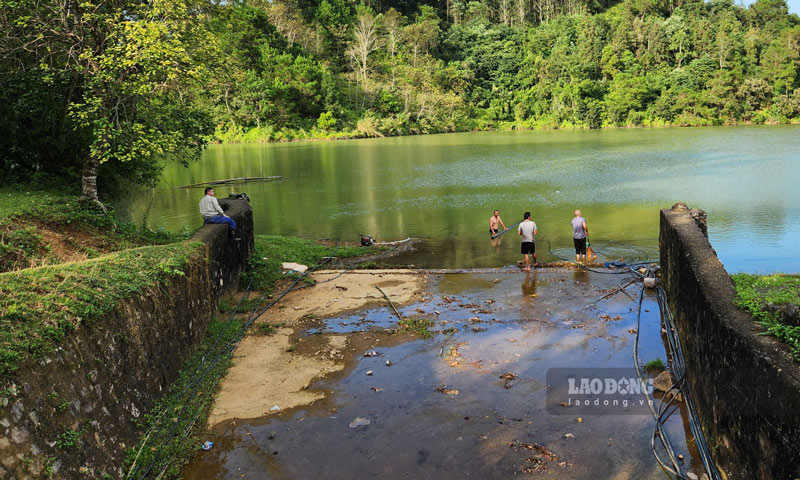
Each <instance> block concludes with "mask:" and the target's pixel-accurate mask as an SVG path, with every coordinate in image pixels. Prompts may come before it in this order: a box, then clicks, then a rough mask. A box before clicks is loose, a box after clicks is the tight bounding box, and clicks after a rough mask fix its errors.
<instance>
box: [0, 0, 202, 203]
mask: <svg viewBox="0 0 800 480" xmlns="http://www.w3.org/2000/svg"><path fill="white" fill-rule="evenodd" d="M199 7H200V5H198V4H194V3H193V2H191V0H158V1H154V2H137V1H132V0H112V1H96V0H85V1H83V2H82V3H81V5H80V8H75V6H74V5H71V4H66V3H63V4H58V3H56V4H43V3H30V2H18V1H15V0H2V1H0V8H2V10H3V12H4V14H3V15H2V16H0V28H2V30H3V32H5V33H6V35H5V36H4V39H5V41H4V42H3V44H2V45H0V57H1V58H2V59H3V60H2V61H0V72H2V73H3V75H2V76H0V78H2V79H3V85H0V86H6V84H7V85H8V86H9V87H10V88H11V91H12V92H13V95H14V96H13V97H11V98H10V100H11V102H10V103H11V105H12V108H11V109H10V111H9V115H8V116H7V117H6V116H5V115H4V117H5V118H2V119H0V125H6V126H7V127H8V128H9V129H11V130H12V131H18V132H21V133H22V135H21V136H20V137H17V138H15V137H11V138H10V139H4V141H3V142H0V147H2V148H3V150H2V151H0V158H3V159H6V158H8V160H5V161H4V164H3V167H4V168H3V172H4V173H5V174H7V175H9V176H11V177H12V178H14V177H17V178H16V179H21V178H20V177H23V176H24V177H23V178H25V177H28V178H29V176H31V175H33V174H34V172H37V171H40V167H44V168H46V170H43V171H46V172H48V173H52V174H57V175H63V174H68V177H71V178H78V177H80V178H82V180H83V182H82V186H83V193H84V194H85V195H87V196H88V197H89V198H93V199H96V196H97V184H96V179H97V175H98V168H99V167H100V166H101V165H102V164H109V165H108V166H109V167H111V168H106V169H101V170H100V174H101V175H103V174H109V173H112V172H116V174H117V175H119V176H122V177H124V179H125V180H126V181H128V182H131V181H134V182H139V183H153V182H154V181H155V180H157V174H158V172H159V170H160V166H159V162H160V161H163V160H169V159H175V160H179V161H184V162H185V161H188V160H190V159H192V158H196V157H197V156H198V155H199V153H200V151H201V149H202V147H203V145H204V144H205V142H206V141H207V135H209V134H210V133H211V131H212V128H211V124H210V121H209V116H208V115H207V114H206V111H205V109H204V108H203V107H202V105H200V104H199V103H197V102H196V101H195V100H196V98H197V96H198V94H199V93H200V92H202V91H203V89H202V85H203V84H204V78H205V75H206V74H207V68H205V64H204V63H203V62H201V61H200V59H205V58H209V57H213V56H214V55H213V52H214V46H215V45H216V42H215V41H214V40H213V38H211V37H210V36H208V35H207V34H206V31H205V28H204V26H203V22H201V21H200V20H201V18H202V17H201V16H198V14H197V13H198V12H197V9H198V8H199ZM64 18H69V19H70V21H68V22H65V21H64ZM4 93H5V92H4ZM4 112H5V110H4ZM32 114H40V115H41V116H40V117H38V118H37V117H32ZM27 122H32V123H34V124H41V126H38V125H37V126H36V127H35V128H34V129H32V133H39V134H44V135H43V136H44V137H45V138H44V141H42V145H43V146H46V147H51V149H50V151H45V150H44V149H43V148H37V147H36V146H31V144H32V143H34V142H37V141H41V140H40V139H39V138H32V137H31V135H30V133H29V132H25V131H24V129H23V128H21V127H22V126H23V125H25V124H26V123H27ZM4 133H5V132H4ZM18 151H21V152H24V154H25V155H26V156H27V157H29V158H23V159H22V161H20V160H17V158H16V157H17V155H16V152H18ZM65 154H66V155H65ZM64 157H66V159H67V160H66V161H65V162H63V163H59V162H58V160H61V159H62V158H64ZM25 179H27V178H25Z"/></svg>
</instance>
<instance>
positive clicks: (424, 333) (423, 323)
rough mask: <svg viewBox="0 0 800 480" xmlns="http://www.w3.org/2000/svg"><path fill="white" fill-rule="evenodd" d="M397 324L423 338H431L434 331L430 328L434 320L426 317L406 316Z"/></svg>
mask: <svg viewBox="0 0 800 480" xmlns="http://www.w3.org/2000/svg"><path fill="white" fill-rule="evenodd" d="M397 326H398V327H399V328H402V329H403V330H406V331H408V332H411V333H414V334H416V335H419V336H420V337H422V338H431V337H432V336H433V332H432V331H431V330H430V327H432V326H433V322H432V321H431V320H428V319H425V318H419V317H406V318H403V319H402V320H399V321H398V322H397Z"/></svg>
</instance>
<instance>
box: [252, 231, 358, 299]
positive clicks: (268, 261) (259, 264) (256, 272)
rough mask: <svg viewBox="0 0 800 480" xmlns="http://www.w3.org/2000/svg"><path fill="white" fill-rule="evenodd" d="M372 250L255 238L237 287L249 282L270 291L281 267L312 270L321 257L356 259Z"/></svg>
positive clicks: (277, 238)
mask: <svg viewBox="0 0 800 480" xmlns="http://www.w3.org/2000/svg"><path fill="white" fill-rule="evenodd" d="M372 248H373V247H366V248H365V247H349V246H341V247H338V248H336V247H333V246H327V245H319V244H315V243H312V242H310V241H308V240H303V239H301V238H295V237H281V236H276V235H257V236H256V237H255V248H254V250H253V254H252V255H251V256H250V258H249V259H248V260H247V264H248V265H247V271H246V272H245V273H244V274H243V275H242V279H241V281H240V284H241V285H242V286H243V287H245V286H247V285H248V284H249V283H250V281H251V280H252V282H253V285H252V288H253V289H255V290H265V291H271V290H272V287H273V285H274V283H275V281H276V280H278V279H279V278H281V277H282V276H283V274H282V273H281V263H283V262H295V263H300V264H303V265H308V266H309V267H313V266H314V265H316V264H317V263H319V262H320V261H322V259H323V258H324V257H327V256H336V257H339V258H345V257H357V256H360V255H364V254H366V253H369V252H370V251H371V249H372Z"/></svg>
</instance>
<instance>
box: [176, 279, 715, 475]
mask: <svg viewBox="0 0 800 480" xmlns="http://www.w3.org/2000/svg"><path fill="white" fill-rule="evenodd" d="M623 277H624V275H614V274H602V273H593V272H588V271H577V270H571V271H570V270H561V269H545V270H537V271H535V272H531V273H529V274H526V273H525V272H503V273H502V274H501V273H496V272H487V273H472V274H437V275H429V276H428V279H427V285H426V288H425V292H426V293H425V294H424V295H423V297H422V299H421V300H420V301H415V302H414V303H412V304H409V305H406V306H404V307H402V308H400V312H401V315H402V316H403V317H405V318H418V319H425V320H429V321H430V322H431V323H430V326H429V330H430V332H431V334H430V336H429V337H428V338H423V337H421V336H419V335H413V334H410V333H408V332H406V331H404V329H403V328H402V327H400V328H399V327H398V324H397V318H396V317H395V316H394V314H393V312H392V311H391V309H390V308H388V307H386V306H371V307H369V308H365V309H364V310H361V311H356V312H350V313H348V314H347V315H342V316H334V317H330V318H325V317H322V318H315V319H313V320H310V321H309V322H307V323H305V324H304V325H303V326H302V327H300V328H297V330H296V331H295V333H294V334H293V342H294V344H295V345H298V346H299V347H298V353H299V354H304V355H320V354H323V351H322V350H320V349H318V348H317V346H318V345H324V344H325V343H326V342H327V340H326V337H329V336H347V339H348V347H347V348H346V349H345V350H344V351H343V355H344V357H345V358H344V362H345V365H344V368H343V369H342V370H340V371H338V372H335V373H333V374H331V375H328V376H326V377H323V378H321V379H319V380H317V381H315V382H313V383H312V384H311V385H309V390H311V391H313V392H318V393H321V394H322V395H321V396H322V399H320V400H316V401H314V402H313V403H311V404H309V405H304V406H300V407H295V408H292V409H288V410H280V411H278V412H277V413H275V414H272V415H268V416H265V417H262V418H259V419H248V420H231V421H226V422H223V423H220V424H218V425H216V426H214V427H213V429H212V434H211V436H210V438H209V439H211V440H213V441H215V442H216V444H215V446H214V448H213V449H212V450H210V451H202V452H198V454H197V455H196V457H195V459H194V460H193V462H192V463H191V464H190V465H188V466H187V467H186V468H185V470H184V477H185V478H189V479H194V478H197V479H228V478H230V479H232V478H265V479H273V478H274V479H305V478H314V477H323V478H440V479H449V478H507V477H509V476H511V475H525V476H533V477H536V476H542V477H547V478H596V479H643V478H656V477H659V476H661V475H662V472H661V469H660V467H659V465H658V463H657V462H656V460H655V457H654V455H653V452H652V449H651V443H650V440H651V437H652V431H653V420H652V417H651V416H650V414H649V413H646V412H644V411H641V410H640V411H637V413H633V412H631V411H620V412H619V413H618V414H594V415H593V414H581V415H580V416H579V415H577V414H571V413H570V408H571V407H569V406H565V407H563V412H557V413H556V414H554V413H552V412H549V411H548V409H547V408H546V405H547V395H548V390H549V389H550V387H549V386H548V384H547V372H548V370H549V369H551V368H570V367H574V368H587V367H590V368H601V367H602V368H612V367H628V368H632V367H633V353H632V352H633V338H634V334H635V331H636V328H637V326H636V315H637V303H636V302H634V301H633V300H632V299H631V298H629V297H627V296H626V295H624V294H623V293H618V294H615V295H613V296H611V297H609V298H607V299H601V298H602V297H603V296H605V295H607V294H608V293H610V292H612V291H613V290H614V289H616V288H618V287H619V285H620V284H621V282H623V281H624V278H623ZM638 288H639V286H637V285H634V286H631V287H629V288H628V289H629V290H630V294H631V296H633V297H634V298H635V295H637V294H638ZM312 293H313V289H309V294H312ZM640 329H641V332H640V340H639V341H640V346H639V350H640V355H641V357H642V360H643V361H645V362H646V361H649V360H653V359H656V358H661V359H664V360H666V353H665V348H664V343H663V339H662V336H661V324H660V318H659V314H658V307H657V303H656V300H655V298H654V297H650V296H649V295H647V296H645V300H644V304H643V310H642V317H641V325H640ZM253 375H269V372H253ZM685 419H686V416H685V414H684V413H683V412H681V411H680V410H679V409H678V410H676V412H675V413H674V415H673V416H672V417H671V418H670V420H669V422H668V429H669V432H670V434H671V436H672V437H673V439H674V440H675V441H676V444H677V445H678V447H679V449H678V452H677V453H681V454H682V455H683V456H684V461H685V462H687V465H689V462H692V461H693V460H692V459H693V458H694V455H692V448H693V446H692V444H691V442H687V441H686V438H687V432H688V426H687V424H686V420H685ZM689 438H690V435H689ZM691 466H692V467H693V468H692V470H694V471H699V465H691Z"/></svg>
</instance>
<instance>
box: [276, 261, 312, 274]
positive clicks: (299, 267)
mask: <svg viewBox="0 0 800 480" xmlns="http://www.w3.org/2000/svg"><path fill="white" fill-rule="evenodd" d="M281 269H282V270H283V271H284V272H297V273H305V272H306V270H308V265H303V264H300V263H294V262H283V263H281Z"/></svg>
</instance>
